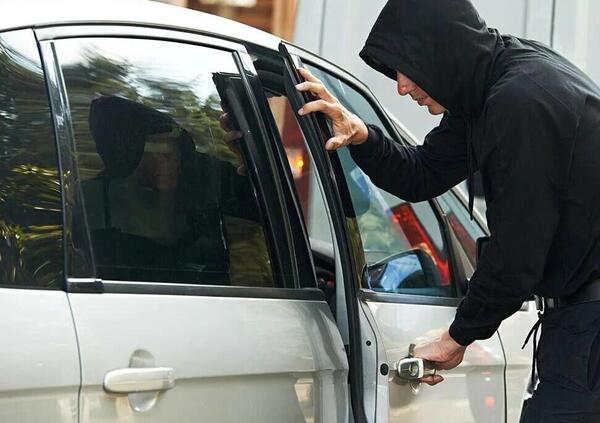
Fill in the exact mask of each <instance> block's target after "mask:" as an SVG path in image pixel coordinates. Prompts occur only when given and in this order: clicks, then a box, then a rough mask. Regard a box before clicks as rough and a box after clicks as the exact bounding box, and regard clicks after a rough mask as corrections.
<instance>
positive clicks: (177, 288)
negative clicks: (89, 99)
mask: <svg viewBox="0 0 600 423" xmlns="http://www.w3.org/2000/svg"><path fill="white" fill-rule="evenodd" d="M36 35H37V38H38V42H39V43H40V51H41V56H42V62H43V65H44V69H45V74H46V83H47V88H48V93H49V97H50V103H51V109H52V116H53V120H54V123H55V126H56V128H55V132H56V140H57V145H58V151H59V166H60V175H61V186H62V187H63V215H64V227H65V237H64V238H65V239H64V242H65V278H66V289H67V291H68V292H87V293H113V292H114V293H141V294H142V293H143V294H153V293H154V294H161V295H165V294H172V295H202V296H226V297H227V296H232V297H253V298H254V297H255V298H282V299H302V300H316V301H324V295H323V292H322V291H321V290H319V289H317V288H316V280H315V279H313V281H314V285H312V286H311V285H310V284H308V286H306V283H304V284H303V285H305V286H302V284H301V283H300V282H299V275H298V269H297V266H296V263H295V262H294V260H291V258H292V257H293V254H294V251H295V250H294V248H293V246H292V245H293V244H292V242H293V239H292V238H291V235H290V234H291V231H292V230H291V229H290V228H291V226H292V222H294V220H295V217H294V216H290V215H289V214H288V210H286V208H285V200H284V198H283V190H282V182H281V180H280V178H279V176H280V175H279V174H278V173H277V172H275V171H274V170H273V169H275V168H276V165H275V164H276V163H277V160H276V159H275V157H274V156H273V154H272V152H271V151H270V149H269V148H268V147H267V145H266V144H268V143H272V138H271V137H272V134H270V133H269V132H268V131H267V130H266V126H265V124H264V122H263V121H262V115H261V113H260V110H259V107H258V106H257V104H258V103H257V100H256V98H255V96H254V92H253V90H252V89H251V86H252V84H253V83H254V82H252V81H253V78H255V77H256V76H255V75H252V72H251V70H250V71H249V70H248V68H247V66H242V64H243V63H246V62H247V60H246V61H245V59H244V56H245V55H247V50H246V48H245V46H244V45H243V44H241V43H239V42H235V41H232V40H229V39H224V38H218V37H215V36H212V35H206V34H197V33H192V32H187V31H179V30H172V29H168V28H157V27H155V26H146V25H136V24H131V25H130V24H127V25H126V24H117V23H115V24H112V23H111V24H108V23H107V24H102V25H89V24H87V25H86V24H81V25H56V26H48V27H46V28H41V29H36ZM91 37H94V38H113V39H114V38H127V39H144V40H148V41H153V40H158V41H170V42H176V43H180V44H191V45H197V46H201V47H208V48H213V49H218V50H222V51H226V52H228V53H230V54H231V55H232V59H233V60H234V62H235V64H236V66H237V67H238V70H239V72H240V75H241V76H242V80H243V84H244V88H245V90H244V91H245V97H246V98H245V100H247V101H248V102H249V104H250V105H251V107H252V110H253V112H254V113H252V116H251V117H250V118H251V119H253V120H254V121H253V122H251V123H250V124H251V126H252V127H254V128H256V129H257V132H258V133H260V136H258V137H255V141H256V142H254V143H253V145H252V146H249V147H250V148H249V149H250V150H251V155H252V160H253V162H254V164H255V165H256V166H257V167H258V168H260V172H259V174H261V175H265V176H264V177H262V178H260V181H259V183H260V184H261V185H262V186H261V187H256V188H257V191H260V192H258V195H259V202H260V203H261V205H262V207H264V208H265V211H266V213H265V217H267V221H266V222H265V235H266V237H267V244H268V248H269V250H270V253H271V257H272V260H273V262H277V263H272V268H273V273H274V278H275V280H276V282H281V283H283V284H284V285H283V287H273V288H263V287H237V286H211V285H200V284H178V283H161V282H137V281H103V280H100V279H98V278H97V277H96V275H95V273H94V272H93V269H94V267H93V257H92V255H91V251H89V249H88V251H85V252H83V254H84V255H85V258H86V259H87V260H86V261H84V263H85V262H87V263H88V268H86V269H84V270H85V272H87V274H85V275H84V277H80V275H78V276H77V277H70V276H69V274H70V273H71V272H70V271H71V269H69V267H68V266H69V264H70V263H69V260H68V254H69V252H72V249H71V245H70V242H69V241H70V240H71V239H72V234H71V233H70V231H71V229H72V227H73V226H72V223H71V222H72V221H73V216H72V215H71V214H70V213H71V212H72V211H73V210H75V212H76V213H84V211H83V207H82V204H81V198H82V197H81V192H74V190H78V189H79V183H78V181H77V175H76V173H73V172H71V173H67V172H68V171H69V170H71V171H73V170H76V169H75V167H74V164H73V160H72V158H73V154H72V152H73V147H74V139H73V134H72V132H71V117H70V113H69V109H68V100H67V97H66V90H65V87H64V81H62V78H61V75H62V74H61V69H60V64H59V62H58V60H57V58H56V57H55V54H54V52H53V48H52V43H53V42H54V41H56V40H61V39H70V38H71V39H72V38H76V39H82V38H91ZM246 64H247V63H246ZM249 115H250V114H249ZM261 139H262V140H264V141H261ZM69 191H70V192H69ZM70 194H74V195H70ZM266 194H267V195H266ZM267 198H268V199H269V200H271V201H267ZM73 199H74V200H75V202H74V203H72V204H71V203H69V201H73ZM272 200H276V201H272ZM84 214H85V213H84ZM269 216H270V217H269ZM84 232H85V234H84V235H85V236H86V237H87V238H88V239H86V245H90V244H89V242H87V241H89V234H88V233H87V229H86V230H84ZM281 235H283V236H281ZM307 254H309V253H308V252H307ZM301 288H302V289H301Z"/></svg>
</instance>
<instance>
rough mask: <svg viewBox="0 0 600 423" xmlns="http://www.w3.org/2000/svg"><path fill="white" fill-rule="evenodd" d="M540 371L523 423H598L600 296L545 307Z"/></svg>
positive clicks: (526, 407) (540, 350)
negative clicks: (596, 298)
mask: <svg viewBox="0 0 600 423" xmlns="http://www.w3.org/2000/svg"><path fill="white" fill-rule="evenodd" d="M538 372H539V378H540V382H539V384H538V386H537V389H536V390H535V392H534V394H533V397H532V398H531V399H529V400H528V401H527V402H526V404H525V407H524V411H523V415H522V417H521V423H534V422H535V423H537V422H541V423H559V422H560V423H571V422H573V423H574V422H577V423H583V422H585V423H600V301H599V302H593V303H586V304H578V305H574V306H569V307H564V308H560V309H550V310H547V311H546V312H545V313H544V317H543V321H542V334H541V337H540V342H539V347H538Z"/></svg>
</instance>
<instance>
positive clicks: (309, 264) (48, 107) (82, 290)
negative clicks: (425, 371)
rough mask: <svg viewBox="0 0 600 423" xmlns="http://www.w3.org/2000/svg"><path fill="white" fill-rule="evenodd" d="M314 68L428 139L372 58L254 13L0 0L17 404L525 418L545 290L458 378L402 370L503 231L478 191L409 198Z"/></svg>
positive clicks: (358, 101) (4, 280) (473, 353)
mask: <svg viewBox="0 0 600 423" xmlns="http://www.w3.org/2000/svg"><path fill="white" fill-rule="evenodd" d="M340 42H343V40H340ZM298 66H307V67H308V68H310V69H311V71H312V72H313V74H315V75H316V76H318V77H319V78H320V79H321V80H322V81H323V82H324V83H325V84H326V85H327V87H328V88H329V89H330V91H331V92H333V93H334V94H335V95H336V96H337V97H338V98H339V99H340V101H341V102H342V103H343V104H344V105H345V106H346V107H347V108H348V109H349V110H351V111H352V112H354V113H356V114H357V115H359V116H360V117H361V118H362V119H363V120H364V121H366V122H368V123H374V124H377V125H379V126H380V127H381V128H382V130H383V131H384V132H385V133H386V134H387V135H389V136H390V137H392V138H395V139H396V140H397V141H398V142H399V143H412V142H413V140H411V138H410V136H409V135H407V133H406V132H405V131H404V130H403V129H402V125H401V124H399V123H398V121H397V120H394V119H393V118H391V117H390V116H389V115H388V114H387V113H386V111H385V110H384V109H383V108H381V106H380V105H379V103H378V102H377V100H376V99H375V98H374V97H373V95H372V94H371V93H370V91H369V90H368V88H367V87H366V86H364V85H363V84H362V83H361V82H360V81H358V80H357V79H356V78H355V77H353V76H352V75H350V74H348V73H347V72H345V71H344V70H343V69H340V68H338V67H336V66H335V65H334V64H332V63H329V62H327V61H326V60H324V59H322V58H320V57H318V56H316V55H314V54H311V53H310V52H307V51H304V50H302V49H300V48H298V47H295V46H293V45H291V44H289V43H287V42H282V40H280V39H278V38H276V37H274V36H271V35H269V34H266V33H263V32H261V31H258V30H256V29H253V28H250V27H247V26H244V25H241V24H238V23H235V22H232V21H229V20H225V19H222V18H218V17H215V16H210V15H207V14H202V13H197V12H192V11H189V10H185V9H179V8H175V7H170V6H166V5H163V4H159V3H154V2H114V3H106V2H102V3H100V2H94V3H89V4H88V3H86V2H77V3H61V2H48V1H46V2H39V3H36V2H24V1H21V2H16V1H15V2H13V1H8V2H7V1H5V2H3V3H2V12H1V14H0V155H1V160H0V186H1V190H0V219H1V220H0V223H1V236H0V287H1V288H2V289H1V290H0V317H1V318H0V329H1V331H2V333H3V334H4V335H3V337H2V342H0V368H1V369H2V378H0V421H1V422H3V423H4V422H7V423H8V422H36V423H38V422H42V421H43V422H48V423H51V422H52V423H54V422H61V423H63V422H64V423H67V422H80V423H96V422H98V423H100V422H103V423H108V422H144V423H150V422H198V421H205V422H261V423H264V422H351V421H355V422H388V421H389V422H424V421H427V422H440V421H452V422H475V421H477V422H482V421H486V422H506V421H508V422H517V421H518V419H519V415H520V412H521V407H522V403H523V400H524V398H526V397H527V389H528V382H529V378H530V374H529V364H530V355H529V352H528V351H521V350H520V341H521V340H522V336H523V334H524V331H525V330H526V329H527V328H528V327H529V326H530V324H531V323H532V322H533V321H534V320H535V311H534V310H533V307H532V306H531V304H525V305H524V306H523V309H522V311H520V312H519V313H517V314H516V315H515V316H513V317H512V318H511V319H509V320H507V321H505V322H504V323H503V324H502V326H501V328H500V330H499V331H498V332H497V333H496V334H495V335H494V337H492V338H491V339H488V340H486V341H479V342H476V343H475V344H473V345H472V346H471V347H469V349H468V350H467V354H466V356H465V360H464V362H463V364H462V365H461V366H459V367H458V368H456V369H454V370H452V371H448V372H446V374H445V378H446V380H445V382H444V383H442V384H441V385H438V386H435V387H429V386H421V385H420V384H419V383H418V381H416V380H414V379H411V374H410V371H409V372H408V374H407V373H405V372H401V371H399V363H400V362H401V361H402V360H403V359H405V358H406V357H407V356H408V350H409V345H410V344H411V343H413V342H415V341H417V340H418V337H419V336H422V335H424V334H426V333H428V332H429V331H433V330H436V329H439V328H443V327H444V326H446V325H448V324H449V323H450V322H451V321H452V319H453V316H454V310H455V307H456V305H457V304H458V302H459V301H460V299H461V296H462V295H463V293H464V292H465V289H466V286H467V284H468V279H469V277H470V275H471V274H472V272H473V268H474V266H475V263H476V260H477V249H476V240H477V239H478V238H480V237H482V236H485V234H486V230H485V228H484V226H483V225H481V223H480V222H481V221H480V220H474V221H472V220H470V219H469V218H468V213H467V210H466V207H465V204H464V199H463V198H462V196H461V195H460V193H459V192H449V193H447V194H445V195H443V196H441V197H440V198H438V199H436V200H432V201H429V202H423V203H417V204H413V203H408V202H405V201H402V200H401V199H399V198H396V197H394V196H391V195H389V194H387V193H385V192H383V191H381V190H379V189H378V188H377V187H375V186H374V185H373V184H372V183H371V181H370V180H369V178H368V177H367V176H366V175H365V174H364V173H363V172H362V171H361V170H360V169H359V168H358V167H357V166H356V164H355V163H354V161H353V160H352V158H351V157H350V155H349V154H348V151H347V150H345V149H342V150H340V151H338V152H336V153H326V152H325V150H324V148H323V141H324V137H327V133H328V131H329V128H328V126H327V122H325V121H322V120H321V119H320V118H318V117H314V116H311V117H302V118H299V117H298V116H297V114H296V113H295V110H296V109H297V108H298V107H299V106H300V105H301V104H303V102H304V101H307V100H308V99H307V98H303V97H302V96H300V95H299V93H298V92H297V91H296V90H295V89H294V83H295V82H297V78H298V75H297V74H296V69H297V67H298ZM225 114H226V115H225ZM224 116H226V118H225V117H224ZM224 121H227V122H228V124H229V125H232V126H234V127H235V129H237V130H239V131H240V133H241V135H242V138H241V139H240V140H237V141H236V140H230V139H228V137H227V136H226V133H225V132H224V131H223V128H222V126H223V122H224ZM418 364H420V363H418V362H417V364H416V365H417V369H418ZM409 370H410V369H409ZM413 376H414V375H413Z"/></svg>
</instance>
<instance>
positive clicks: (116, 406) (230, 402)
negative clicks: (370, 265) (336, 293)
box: [69, 294, 348, 423]
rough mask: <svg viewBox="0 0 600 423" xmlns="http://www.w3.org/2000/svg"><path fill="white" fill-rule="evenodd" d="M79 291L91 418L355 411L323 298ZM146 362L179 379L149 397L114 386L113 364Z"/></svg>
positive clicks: (334, 417)
mask: <svg viewBox="0 0 600 423" xmlns="http://www.w3.org/2000/svg"><path fill="white" fill-rule="evenodd" d="M69 295H70V298H71V303H72V306H73V315H74V318H75V321H76V322H77V334H78V338H79V343H80V346H81V356H82V359H83V363H82V364H83V372H82V391H81V417H82V418H81V422H82V423H85V422H88V423H91V422H109V421H111V422H112V421H114V422H117V421H119V422H129V421H131V422H133V421H143V422H164V421H171V420H177V421H178V422H197V421H198V420H205V421H214V422H217V421H245V422H282V421H286V422H304V421H313V419H315V420H317V421H331V422H344V421H346V419H347V415H346V413H347V410H346V409H345V408H344V407H343V405H344V403H345V400H346V398H347V392H346V390H347V385H346V383H345V381H346V378H347V369H348V365H347V360H346V356H345V353H344V346H343V343H342V342H341V338H340V337H339V333H338V332H337V329H336V327H335V322H334V321H333V318H332V316H331V312H330V311H329V309H328V308H327V305H326V304H325V303H323V302H313V301H297V300H277V299H260V298H252V299H251V298H218V297H201V296H200V297H197V296H185V295H182V296H174V295H143V294H102V295H94V294H69ZM136 361H137V362H140V361H143V362H144V367H167V368H172V369H173V374H174V377H175V387H174V388H173V389H171V390H168V391H165V392H162V393H160V394H154V396H152V395H150V397H149V398H144V397H139V396H138V397H136V395H111V394H107V393H106V392H104V390H103V387H102V383H103V379H104V377H105V375H106V373H107V372H108V371H110V370H115V369H122V368H129V367H134V366H135V363H136ZM148 404H149V405H148ZM250 404H251V406H249V405H250ZM144 407H147V408H146V409H145V411H143V412H142V413H141V414H140V411H136V409H137V410H140V409H144Z"/></svg>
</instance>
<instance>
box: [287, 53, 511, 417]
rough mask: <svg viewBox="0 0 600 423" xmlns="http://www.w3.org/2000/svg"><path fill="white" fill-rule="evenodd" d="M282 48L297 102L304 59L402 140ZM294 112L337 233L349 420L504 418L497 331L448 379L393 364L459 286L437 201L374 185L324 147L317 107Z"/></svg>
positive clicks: (338, 79)
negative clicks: (425, 381) (433, 381)
mask: <svg viewBox="0 0 600 423" xmlns="http://www.w3.org/2000/svg"><path fill="white" fill-rule="evenodd" d="M280 53H281V54H282V55H283V58H284V61H285V63H286V72H287V85H286V88H287V94H288V97H289V99H290V102H291V103H292V106H293V107H294V109H295V110H298V109H299V108H300V107H302V106H303V105H304V104H305V103H306V102H308V101H310V98H309V97H308V96H307V95H304V94H302V93H300V92H298V91H297V90H296V89H295V87H294V86H295V84H297V83H299V82H302V81H301V78H300V76H299V74H298V72H297V68H298V67H299V66H307V67H308V68H309V69H310V71H311V72H312V73H313V75H315V76H317V77H318V78H319V79H320V80H321V81H322V82H323V83H324V84H325V86H326V87H327V88H328V89H329V91H330V92H331V93H332V94H333V95H334V96H335V97H336V98H338V99H339V100H340V102H341V103H342V104H343V105H344V106H345V107H346V108H347V109H348V110H350V111H351V112H352V113H355V114H356V115H358V116H359V117H361V119H363V120H364V121H365V122H366V123H372V124H375V125H377V126H379V127H380V128H382V130H383V131H384V133H385V134H386V135H388V136H390V137H392V138H395V139H396V140H397V141H398V142H403V141H402V140H401V138H400V137H399V135H398V133H397V132H396V130H395V129H394V128H393V126H392V125H391V124H390V123H389V121H388V120H387V117H386V116H385V113H384V112H383V111H382V109H381V108H380V106H379V105H378V103H377V101H376V100H375V99H374V98H373V97H372V95H371V94H370V93H369V91H368V90H367V89H366V88H364V87H362V86H361V84H360V82H359V81H356V80H355V79H354V78H353V77H352V76H351V75H348V74H345V73H344V72H343V71H341V70H336V69H334V66H333V65H331V64H330V63H327V62H325V61H323V60H322V59H320V58H318V57H316V56H313V55H311V54H310V53H307V52H304V51H302V50H299V49H295V48H294V47H292V46H286V45H284V44H281V45H280ZM300 56H301V57H302V60H300V58H299V57H300ZM297 119H298V121H299V124H300V126H301V128H302V130H303V132H304V136H305V138H306V142H307V144H308V147H309V149H310V152H311V154H312V156H313V157H312V158H313V160H314V163H315V166H316V168H317V169H316V170H317V172H318V173H319V178H320V180H321V184H322V186H323V189H324V191H325V197H326V201H327V207H328V209H329V214H330V216H331V223H332V226H333V231H334V232H335V242H336V243H337V249H338V251H337V253H338V254H339V257H336V259H339V261H340V264H341V266H339V267H338V268H339V269H340V270H341V273H342V275H336V279H337V280H339V279H340V277H341V278H343V282H344V287H345V293H346V299H347V301H346V302H347V318H348V326H349V341H350V342H349V345H350V367H351V375H352V376H353V377H352V378H351V384H352V386H351V392H352V405H353V409H354V416H355V419H356V420H357V421H362V420H361V419H366V421H388V420H389V421H390V422H408V421H409V422H417V421H455V422H476V421H477V422H479V421H488V422H504V421H505V406H504V404H505V390H504V368H505V358H504V353H503V349H502V344H501V342H500V339H499V337H498V335H497V334H496V335H494V337H492V338H491V339H489V340H485V341H478V342H475V343H474V344H473V345H472V346H471V347H469V348H468V350H467V353H466V355H465V360H464V362H463V363H462V364H461V365H460V366H459V367H458V368H456V369H454V370H451V371H448V372H444V373H443V374H444V377H445V381H444V382H443V383H441V384H440V385H437V386H435V387H430V386H422V385H421V384H420V383H419V382H418V380H412V381H411V380H408V379H409V378H403V377H400V376H401V375H400V374H399V371H398V370H399V369H398V367H399V366H398V363H399V362H400V361H401V360H402V359H404V358H406V357H407V356H408V354H409V346H410V344H413V343H416V342H418V340H419V338H420V337H422V336H424V335H427V334H429V333H432V332H434V331H436V330H440V329H445V328H447V327H448V326H449V325H450V323H451V322H452V320H453V318H454V314H455V309H456V305H457V304H458V303H459V301H460V297H461V292H462V291H463V286H462V285H464V281H465V277H464V274H462V272H461V269H460V266H458V264H457V263H458V260H457V259H456V257H457V256H458V252H457V248H460V247H459V246H458V245H457V244H456V242H455V240H454V235H453V233H452V231H451V229H450V228H449V225H447V222H446V216H445V215H444V212H443V210H442V208H440V207H439V205H438V204H437V202H436V201H429V202H423V203H410V202H406V201H403V200H401V199H399V198H397V197H395V196H393V195H390V194H388V193H386V192H384V191H382V190H380V189H379V188H377V187H376V186H375V185H374V184H373V183H372V182H371V180H370V179H369V177H368V176H367V175H366V174H364V173H363V172H362V170H361V169H360V168H359V167H358V166H357V164H356V163H355V162H354V160H353V159H352V157H351V155H350V152H349V150H348V148H341V149H339V150H337V151H336V152H333V153H327V152H326V150H325V148H324V145H325V142H326V141H327V140H328V139H329V137H330V136H331V134H330V132H329V128H328V126H327V123H326V122H325V121H324V119H323V117H322V116H317V115H309V116H303V117H297ZM324 218H325V216H324ZM373 357H375V358H374V359H373ZM417 364H421V363H420V362H419V361H418V360H417ZM409 373H410V372H409Z"/></svg>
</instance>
